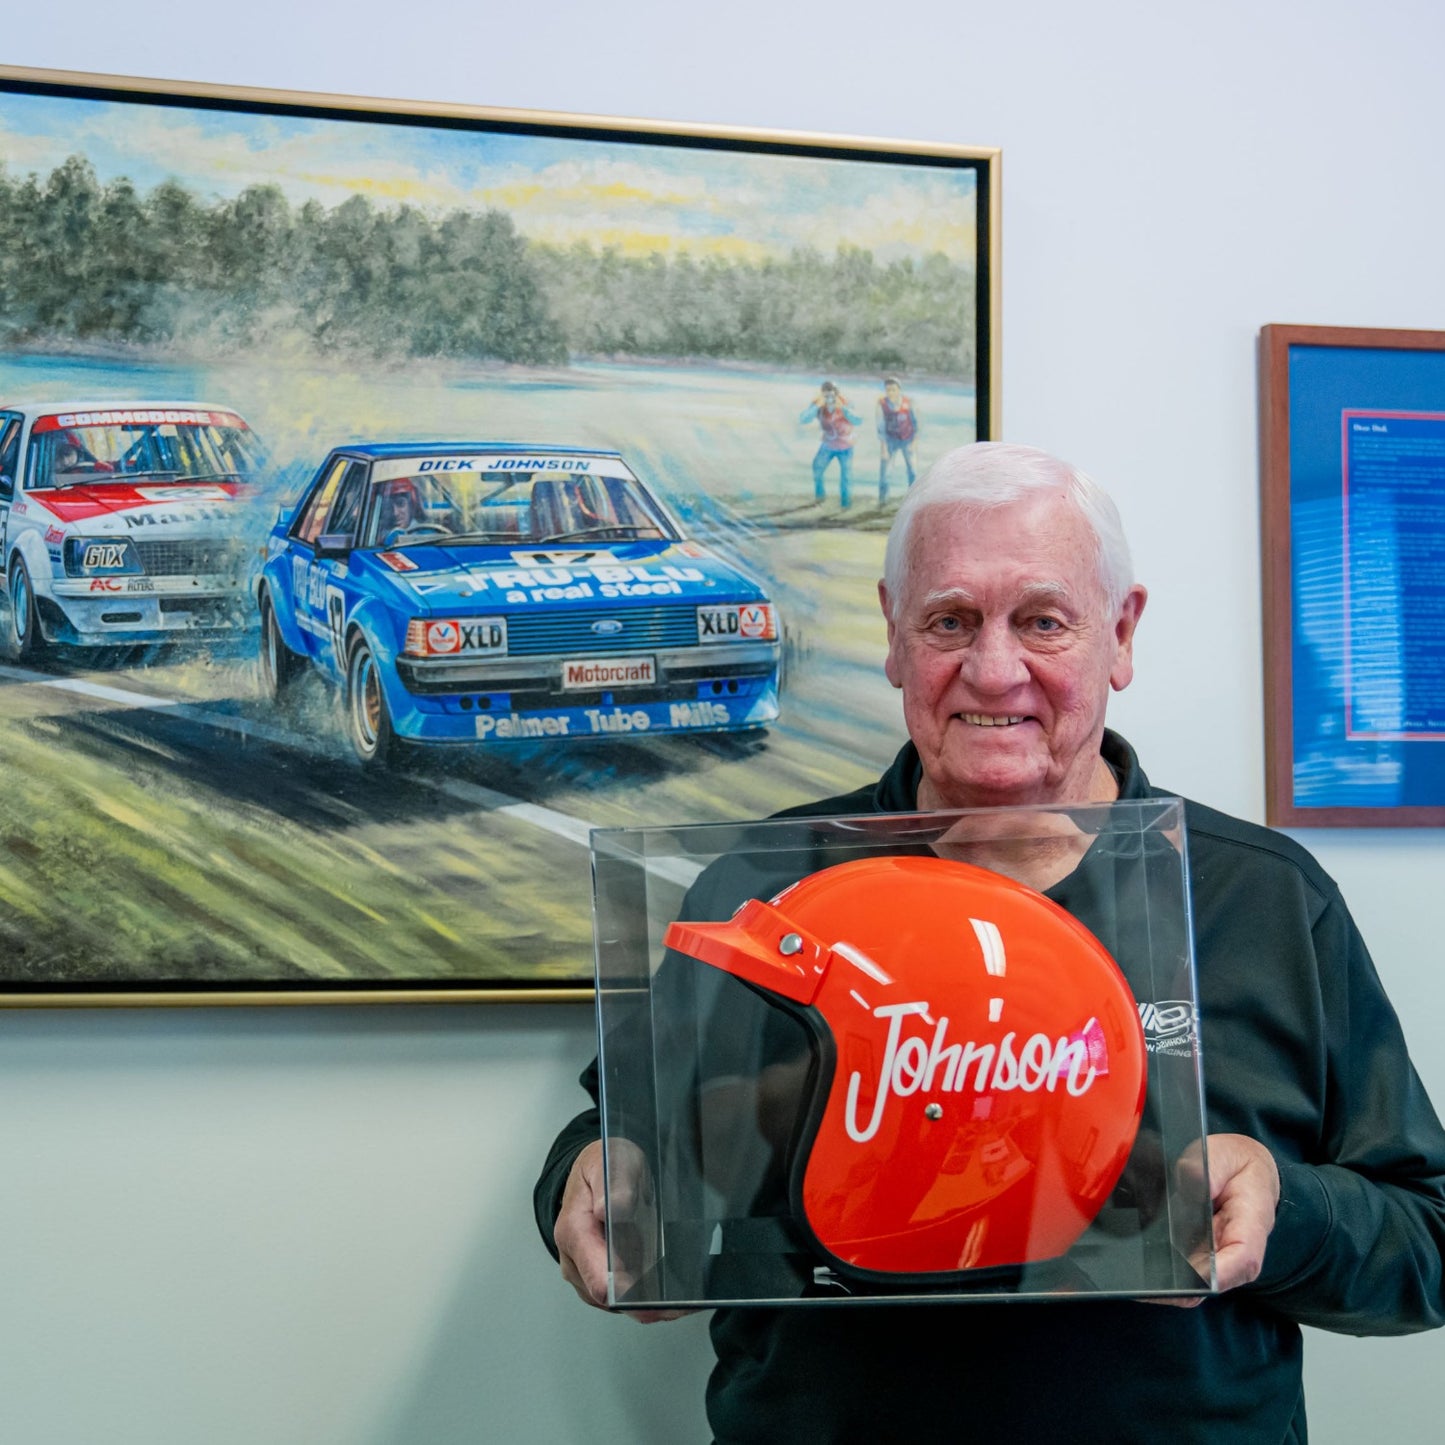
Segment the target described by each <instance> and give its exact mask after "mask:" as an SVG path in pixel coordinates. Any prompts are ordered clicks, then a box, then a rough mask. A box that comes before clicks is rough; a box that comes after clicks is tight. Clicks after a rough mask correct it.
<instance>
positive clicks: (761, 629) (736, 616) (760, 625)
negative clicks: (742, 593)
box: [697, 602, 778, 642]
mask: <svg viewBox="0 0 1445 1445" xmlns="http://www.w3.org/2000/svg"><path fill="white" fill-rule="evenodd" d="M777 638H778V619H777V614H776V613H775V612H774V611H773V604H772V603H771V602H731V603H726V604H723V605H718V604H716V603H712V604H709V605H708V606H706V607H699V608H698V609H697V640H698V641H699V642H776V641H777Z"/></svg>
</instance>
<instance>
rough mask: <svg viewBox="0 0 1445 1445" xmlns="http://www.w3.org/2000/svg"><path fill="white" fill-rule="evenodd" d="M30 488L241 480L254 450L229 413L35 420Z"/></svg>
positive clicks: (257, 457) (251, 468)
mask: <svg viewBox="0 0 1445 1445" xmlns="http://www.w3.org/2000/svg"><path fill="white" fill-rule="evenodd" d="M30 449H31V465H30V476H31V482H30V485H31V487H32V488H42V487H74V486H94V485H95V484H96V483H97V482H101V483H103V482H110V481H114V482H135V481H147V482H161V483H165V482H218V481H245V480H247V479H248V478H250V477H252V476H254V475H255V473H256V471H257V470H258V468H259V466H260V462H261V449H260V445H259V443H258V442H257V441H256V439H255V437H254V436H253V434H252V432H251V430H250V428H249V427H248V426H247V425H246V423H245V422H244V421H242V420H241V418H240V417H238V416H236V415H235V414H234V413H233V412H224V411H184V410H173V411H170V410H168V411H161V410H150V411H147V410H136V411H114V412H79V413H73V414H68V415H59V416H43V417H39V418H37V420H36V422H35V425H34V427H33V428H32V429H31V437H30Z"/></svg>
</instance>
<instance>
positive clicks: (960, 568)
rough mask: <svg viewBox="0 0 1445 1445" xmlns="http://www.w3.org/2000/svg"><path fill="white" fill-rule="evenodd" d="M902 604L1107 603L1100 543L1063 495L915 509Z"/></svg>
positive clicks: (1089, 607)
mask: <svg viewBox="0 0 1445 1445" xmlns="http://www.w3.org/2000/svg"><path fill="white" fill-rule="evenodd" d="M903 562H904V565H903V571H902V578H901V581H902V586H901V589H900V590H901V592H902V594H903V595H902V598H901V599H900V600H901V601H902V603H903V605H905V606H908V607H919V606H931V605H934V604H935V603H936V602H937V600H938V599H939V598H941V597H944V596H951V597H955V598H957V599H959V600H964V599H968V600H971V601H973V602H974V603H976V604H979V605H982V604H984V603H987V604H989V605H997V604H999V603H1003V604H1006V605H1010V606H1012V605H1017V604H1019V603H1025V602H1036V603H1049V602H1055V603H1069V604H1071V605H1073V606H1075V607H1078V608H1083V609H1087V610H1090V611H1092V610H1094V609H1096V608H1097V609H1099V610H1101V611H1102V610H1103V609H1104V608H1105V607H1106V606H1107V602H1108V589H1107V587H1106V585H1105V581H1104V577H1103V573H1102V563H1101V551H1100V547H1099V540H1098V538H1097V537H1096V536H1095V534H1094V530H1093V528H1092V527H1091V526H1090V525H1089V523H1088V520H1087V519H1086V518H1085V517H1084V514H1083V513H1082V512H1081V511H1080V510H1079V508H1078V507H1077V506H1076V505H1075V504H1074V502H1073V501H1072V500H1071V499H1070V498H1069V497H1067V496H1066V495H1064V494H1063V493H1056V494H1049V493H1035V494H1032V495H1029V496H1025V497H1021V498H1018V499H1016V500H1013V501H1009V502H1003V503H999V504H997V505H994V506H989V507H981V506H979V505H978V504H977V503H971V502H958V501H953V502H943V501H940V502H938V503H935V504H933V505H931V506H928V507H926V508H923V509H920V511H919V512H918V513H916V514H915V516H914V518H913V525H912V527H911V528H910V530H909V535H908V547H907V551H906V552H905V554H904V559H903Z"/></svg>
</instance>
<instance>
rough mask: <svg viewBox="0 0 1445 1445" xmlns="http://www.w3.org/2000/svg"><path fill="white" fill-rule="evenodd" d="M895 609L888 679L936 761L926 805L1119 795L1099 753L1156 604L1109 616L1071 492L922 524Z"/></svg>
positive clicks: (952, 513) (1138, 598)
mask: <svg viewBox="0 0 1445 1445" xmlns="http://www.w3.org/2000/svg"><path fill="white" fill-rule="evenodd" d="M910 553H911V557H910V565H909V567H908V568H907V569H906V570H905V572H904V574H903V577H902V579H901V581H900V583H899V593H900V595H899V596H897V597H896V598H890V597H889V595H888V593H887V589H886V588H885V587H884V586H883V585H882V584H881V583H880V585H879V593H880V596H881V597H882V600H883V605H884V611H885V614H886V613H887V612H888V609H889V604H890V602H891V603H892V615H891V617H890V619H889V623H888V662H887V673H888V680H889V681H890V682H891V683H892V684H893V685H894V686H895V687H899V688H902V690H903V714H904V719H905V721H906V722H907V725H908V733H909V736H910V737H911V738H912V739H913V741H914V743H915V744H916V745H917V747H918V752H919V756H920V757H921V758H922V761H923V774H924V778H923V783H922V785H921V786H920V788H919V794H918V801H919V805H920V806H921V807H956V808H964V807H982V806H996V805H999V804H1006V803H1046V802H1062V803H1081V802H1087V801H1089V800H1091V799H1097V798H1101V797H1109V796H1112V792H1111V791H1110V790H1109V787H1108V783H1107V774H1106V773H1105V774H1104V775H1102V776H1103V779H1104V780H1103V781H1102V782H1101V773H1100V769H1101V768H1102V764H1101V762H1100V759H1099V741H1100V738H1101V736H1102V733H1103V729H1104V711H1105V706H1106V704H1107V702H1108V697H1109V690H1110V688H1111V687H1112V688H1114V689H1120V688H1124V687H1127V686H1128V684H1129V681H1130V679H1131V678H1132V677H1133V638H1134V628H1135V625H1136V624H1137V623H1138V620H1139V614H1140V612H1141V611H1142V610H1143V607H1144V600H1145V592H1144V589H1143V588H1142V587H1135V588H1133V589H1132V590H1131V591H1130V593H1129V595H1128V596H1127V597H1126V598H1125V599H1124V601H1123V603H1122V604H1121V605H1120V607H1119V609H1118V611H1117V612H1116V613H1115V614H1114V615H1113V616H1110V615H1108V614H1107V613H1106V611H1105V600H1104V591H1103V587H1102V584H1101V583H1100V581H1099V574H1098V567H1097V564H1096V562H1095V548H1094V539H1093V534H1092V532H1091V531H1090V530H1089V526H1088V524H1087V523H1086V522H1085V521H1084V519H1083V517H1082V516H1081V515H1080V513H1079V511H1078V509H1077V508H1076V507H1075V506H1074V505H1073V504H1072V503H1071V502H1070V501H1069V500H1068V498H1067V496H1066V495H1065V493H1064V490H1063V488H1060V489H1059V490H1058V491H1057V492H1043V493H1039V494H1037V495H1035V496H1034V497H1032V498H1029V499H1027V500H1024V501H1020V502H1015V503H1011V504H1009V505H1008V506H1004V507H996V508H993V509H992V510H990V511H986V512H983V513H980V514H978V515H976V516H974V517H972V518H969V517H967V516H966V515H965V514H964V513H962V512H960V511H958V510H956V509H953V508H949V507H947V506H944V505H940V506H938V507H937V508H933V509H929V510H928V511H927V512H926V514H925V515H923V516H920V517H918V518H915V520H914V525H913V530H912V535H911V539H910Z"/></svg>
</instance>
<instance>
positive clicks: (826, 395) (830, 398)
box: [823, 386, 838, 411]
mask: <svg viewBox="0 0 1445 1445" xmlns="http://www.w3.org/2000/svg"><path fill="white" fill-rule="evenodd" d="M837 404H838V393H837V392H836V391H830V390H829V389H828V388H827V387H826V386H825V387H824V388H823V410H824V411H832V410H833V408H834V407H835V406H837Z"/></svg>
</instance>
